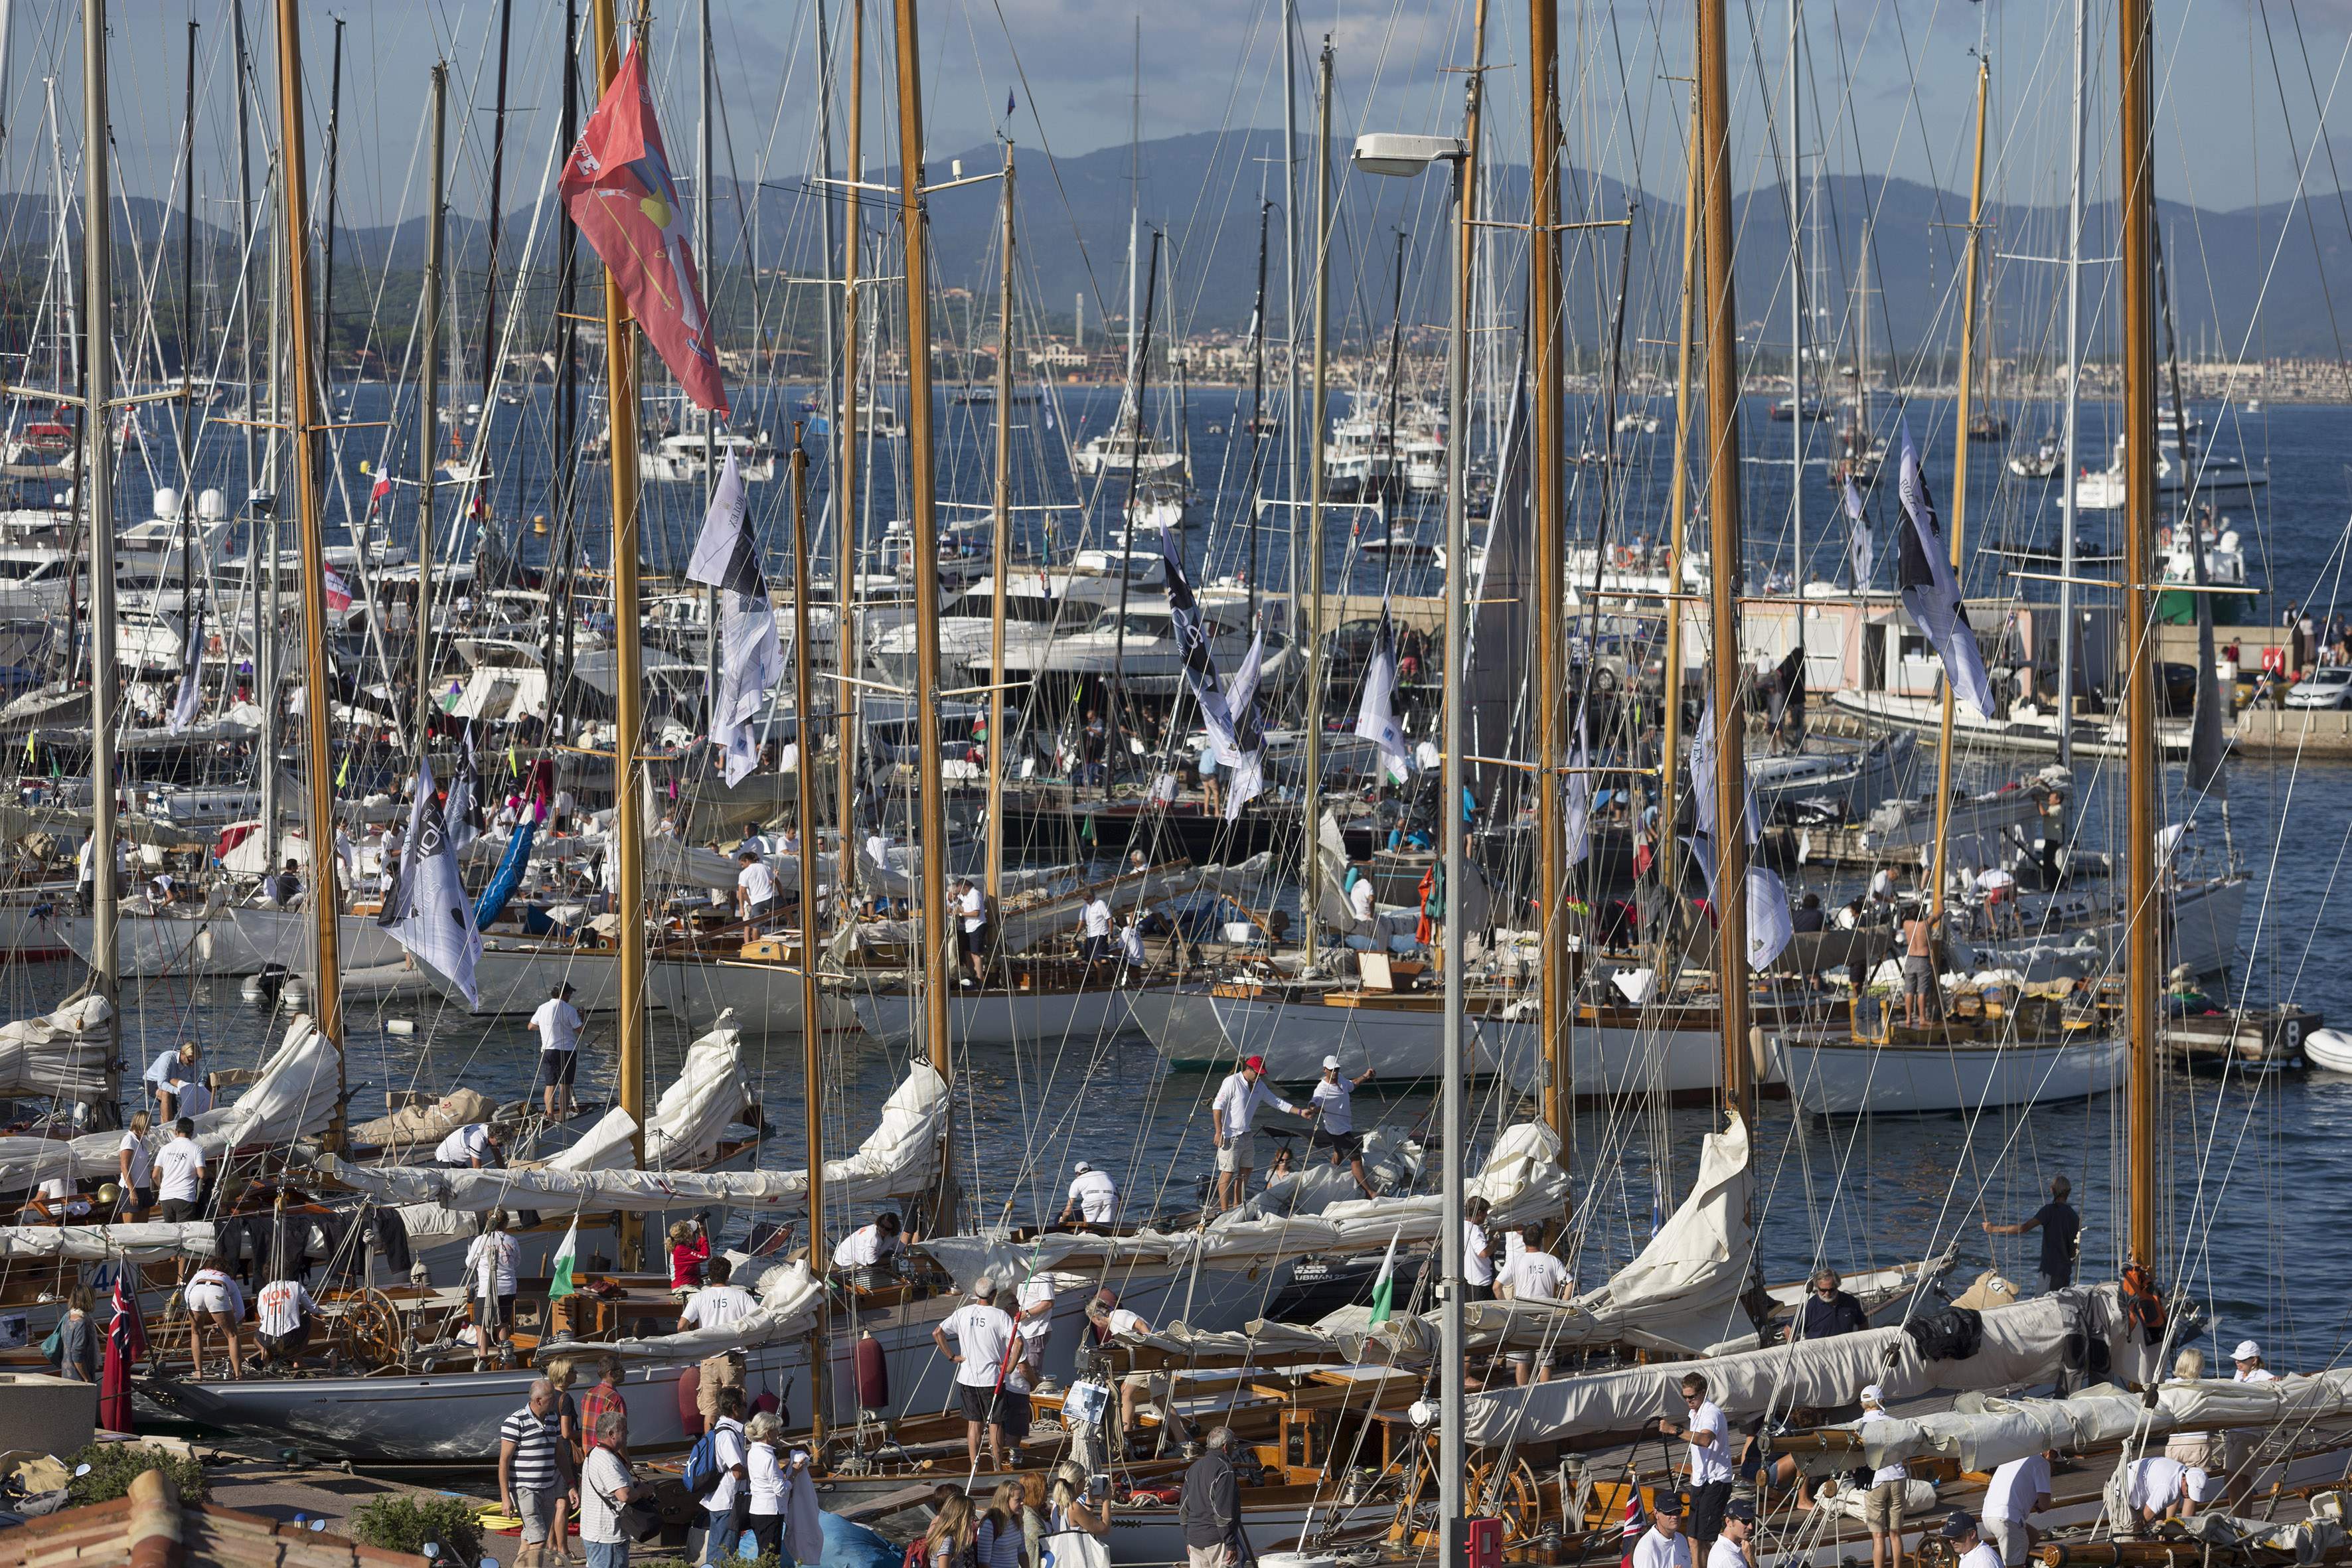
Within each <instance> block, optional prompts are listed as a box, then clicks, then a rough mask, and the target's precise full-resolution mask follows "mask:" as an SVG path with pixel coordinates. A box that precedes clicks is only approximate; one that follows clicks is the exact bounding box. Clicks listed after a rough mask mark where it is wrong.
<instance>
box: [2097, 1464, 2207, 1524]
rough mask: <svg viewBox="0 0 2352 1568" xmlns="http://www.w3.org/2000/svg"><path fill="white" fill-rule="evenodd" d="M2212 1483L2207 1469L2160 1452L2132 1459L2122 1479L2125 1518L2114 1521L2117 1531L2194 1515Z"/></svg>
mask: <svg viewBox="0 0 2352 1568" xmlns="http://www.w3.org/2000/svg"><path fill="white" fill-rule="evenodd" d="M2211 1484H2212V1483H2211V1479H2210V1477H2209V1476H2208V1475H2207V1473H2206V1472H2205V1471H2203V1470H2200V1469H2192V1468H2189V1466H2187V1465H2184V1464H2181V1463H2180V1462H2179V1460H2177V1459H2168V1458H2163V1457H2162V1456H2161V1455H2158V1456H2156V1457H2154V1458H2146V1459H2135V1460H2133V1461H2132V1464H2131V1468H2130V1469H2129V1470H2127V1471H2126V1473H2125V1475H2124V1478H2123V1505H2124V1512H2125V1515H2126V1517H2125V1518H2124V1519H2122V1520H2120V1521H2114V1522H2115V1524H2116V1534H2118V1535H2121V1534H2122V1533H2123V1532H2124V1531H2126V1530H2130V1531H2135V1532H2137V1531H2140V1530H2142V1529H2143V1528H2145V1527H2146V1526H2148V1525H2152V1524H2154V1523H2155V1522H2156V1521H2158V1520H2160V1519H2175V1518H2179V1519H2188V1518H2190V1517H2192V1516H2193V1515H2194V1514H2195V1513H2196V1512H2197V1505H2198V1504H2199V1503H2201V1502H2203V1501H2204V1500H2205V1496H2206V1493H2207V1491H2208V1490H2209V1489H2210V1487H2211Z"/></svg>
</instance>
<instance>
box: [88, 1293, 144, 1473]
mask: <svg viewBox="0 0 2352 1568" xmlns="http://www.w3.org/2000/svg"><path fill="white" fill-rule="evenodd" d="M127 1268H129V1265H127V1264H121V1263H118V1264H117V1265H115V1268H114V1321H112V1322H110V1323H109V1324H108V1325H107V1329H106V1366H105V1369H104V1370H103V1371H102V1372H101V1373H100V1382H99V1385H98V1388H99V1393H98V1424H99V1426H101V1427H103V1428H105V1429H106V1430H107V1431H109V1432H131V1431H135V1430H136V1429H137V1428H136V1427H135V1426H132V1424H131V1365H132V1363H136V1362H142V1361H144V1360H146V1359H147V1325H146V1324H145V1323H144V1322H143V1321H141V1319H140V1316H139V1298H138V1297H137V1296H136V1295H135V1294H132V1293H131V1292H129V1291H126V1290H124V1289H123V1288H122V1276H123V1273H124V1272H125V1270H126V1269H127Z"/></svg>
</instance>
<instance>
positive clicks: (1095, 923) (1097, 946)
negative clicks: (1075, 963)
mask: <svg viewBox="0 0 2352 1568" xmlns="http://www.w3.org/2000/svg"><path fill="white" fill-rule="evenodd" d="M1080 913H1081V914H1082V915H1083V917H1084V918H1085V921H1086V925H1085V931H1086V940H1085V942H1082V943H1081V944H1080V945H1079V948H1078V956H1079V957H1080V958H1083V959H1085V960H1086V961H1087V963H1101V962H1102V961H1103V960H1104V959H1106V958H1108V957H1109V956H1110V900H1108V899H1106V898H1104V897H1103V896H1102V893H1101V891H1100V890H1099V889H1097V891H1095V892H1092V893H1089V894H1088V895H1087V901H1086V907H1085V908H1084V909H1083V910H1081V911H1080Z"/></svg>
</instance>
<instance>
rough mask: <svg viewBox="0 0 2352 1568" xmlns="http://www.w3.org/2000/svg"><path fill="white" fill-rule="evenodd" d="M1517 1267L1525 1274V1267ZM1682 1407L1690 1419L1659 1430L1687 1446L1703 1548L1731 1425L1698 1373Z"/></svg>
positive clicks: (1719, 1520) (1724, 1489)
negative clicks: (1677, 1438) (1686, 1407)
mask: <svg viewBox="0 0 2352 1568" xmlns="http://www.w3.org/2000/svg"><path fill="white" fill-rule="evenodd" d="M1520 1267H1521V1268H1522V1271H1524V1269H1525V1268H1526V1266H1525V1265H1524V1264H1522V1265H1521V1266H1520ZM1683 1404H1684V1405H1686V1406H1688V1407H1689V1409H1690V1417H1689V1419H1687V1420H1685V1421H1684V1422H1682V1423H1680V1424H1679V1425H1677V1424H1675V1423H1674V1422H1671V1421H1661V1422H1659V1423H1658V1430H1659V1431H1661V1432H1663V1433H1664V1434H1665V1435H1666V1436H1669V1437H1680V1438H1681V1439H1683V1440H1684V1441H1685V1442H1686V1443H1688V1444H1689V1445H1690V1501H1691V1517H1690V1533H1691V1539H1692V1540H1693V1541H1695V1542H1698V1543H1699V1544H1700V1545H1701V1546H1705V1545H1706V1544H1707V1543H1708V1542H1712V1541H1713V1540H1714V1539H1715V1538H1716V1536H1717V1533H1718V1532H1719V1531H1721V1530H1722V1529H1723V1506H1724V1504H1726V1503H1727V1502H1729V1501H1730V1500H1731V1481H1732V1468H1731V1424H1730V1423H1729V1422H1727V1421H1726V1420H1725V1419H1724V1418H1723V1407H1722V1406H1721V1405H1717V1404H1716V1403H1715V1401H1713V1400H1711V1399H1709V1398H1708V1397H1707V1396H1706V1378H1705V1377H1703V1376H1701V1375H1700V1374H1699V1373H1695V1372H1694V1373H1689V1374H1687V1375H1686V1376H1685V1377H1684V1379H1683Z"/></svg>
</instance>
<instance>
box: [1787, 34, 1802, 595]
mask: <svg viewBox="0 0 2352 1568" xmlns="http://www.w3.org/2000/svg"><path fill="white" fill-rule="evenodd" d="M1803 23H1804V0H1789V402H1790V413H1791V414H1792V415H1794V416H1795V417H1794V418H1792V419H1791V420H1790V425H1789V531H1790V543H1791V544H1792V545H1793V546H1794V547H1795V550H1796V552H1797V556H1796V564H1795V570H1794V572H1793V573H1792V576H1793V577H1794V579H1795V581H1794V587H1795V590H1796V595H1797V596H1798V597H1799V598H1802V597H1804V594H1805V266H1804V261H1805V252H1804V243H1805V241H1804V234H1805V158H1804V153H1802V152H1801V150H1800V140H1799V139H1800V137H1801V135H1802V134H1803V131H1804V124H1805V116H1804V97H1805V89H1804V80H1805V68H1804V41H1803V37H1802V26H1803ZM1800 635H1801V634H1800Z"/></svg>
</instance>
